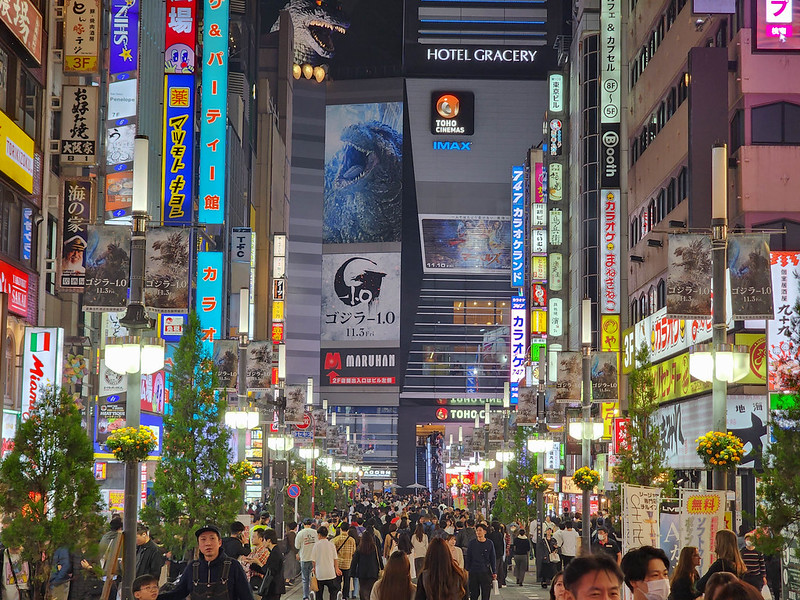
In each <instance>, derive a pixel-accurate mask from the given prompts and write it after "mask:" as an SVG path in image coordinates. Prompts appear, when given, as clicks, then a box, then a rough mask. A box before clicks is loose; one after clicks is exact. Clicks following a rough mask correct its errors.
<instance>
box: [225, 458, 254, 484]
mask: <svg viewBox="0 0 800 600" xmlns="http://www.w3.org/2000/svg"><path fill="white" fill-rule="evenodd" d="M228 471H229V472H230V474H231V475H232V476H233V478H234V479H235V480H236V481H245V480H247V479H252V478H253V477H255V474H256V470H255V468H254V467H253V465H252V464H251V463H250V461H247V460H240V461H239V462H235V463H233V464H231V466H229V467H228Z"/></svg>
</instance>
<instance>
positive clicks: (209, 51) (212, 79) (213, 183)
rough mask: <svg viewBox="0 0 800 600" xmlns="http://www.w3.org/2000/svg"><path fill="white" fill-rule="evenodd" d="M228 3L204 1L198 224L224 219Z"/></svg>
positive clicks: (226, 1)
mask: <svg viewBox="0 0 800 600" xmlns="http://www.w3.org/2000/svg"><path fill="white" fill-rule="evenodd" d="M228 9H229V6H228V0H205V10H204V11H203V20H204V26H203V65H202V67H203V76H202V77H203V78H202V86H203V94H202V97H201V105H202V106H201V111H200V118H201V121H200V170H199V177H200V181H199V193H198V196H199V205H200V208H199V215H198V221H199V222H200V223H205V224H212V225H213V224H221V223H222V221H223V219H224V217H225V129H226V123H227V121H228Z"/></svg>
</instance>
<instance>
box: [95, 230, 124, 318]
mask: <svg viewBox="0 0 800 600" xmlns="http://www.w3.org/2000/svg"><path fill="white" fill-rule="evenodd" d="M87 232H88V247H87V248H86V257H85V264H86V273H85V281H84V293H83V310H84V311H86V312H119V311H122V310H124V309H125V307H126V306H127V303H128V302H127V300H128V277H129V275H130V262H131V257H130V247H131V231H130V229H128V228H127V227H119V226H116V225H89V226H88V227H87Z"/></svg>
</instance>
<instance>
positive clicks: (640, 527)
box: [622, 483, 661, 553]
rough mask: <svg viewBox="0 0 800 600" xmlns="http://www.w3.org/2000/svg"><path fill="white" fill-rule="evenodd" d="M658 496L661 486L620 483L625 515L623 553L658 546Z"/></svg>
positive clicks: (659, 496)
mask: <svg viewBox="0 0 800 600" xmlns="http://www.w3.org/2000/svg"><path fill="white" fill-rule="evenodd" d="M660 498H661V488H653V487H644V486H640V485H629V484H627V483H624V484H622V514H624V515H625V528H624V530H623V535H622V552H623V553H625V552H628V551H629V550H634V549H636V548H641V547H642V546H655V547H656V548H658V544H659V534H660V529H659V525H658V518H659V500H660Z"/></svg>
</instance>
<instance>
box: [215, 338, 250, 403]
mask: <svg viewBox="0 0 800 600" xmlns="http://www.w3.org/2000/svg"><path fill="white" fill-rule="evenodd" d="M211 361H212V362H213V363H214V366H216V367H217V377H218V378H219V384H218V387H219V389H221V390H226V391H228V392H235V391H236V388H237V380H238V375H239V342H238V341H237V340H214V352H213V353H212V355H211ZM248 389H249V388H248Z"/></svg>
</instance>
